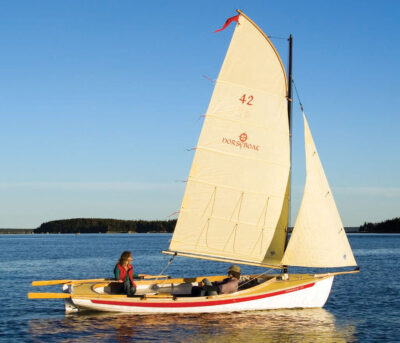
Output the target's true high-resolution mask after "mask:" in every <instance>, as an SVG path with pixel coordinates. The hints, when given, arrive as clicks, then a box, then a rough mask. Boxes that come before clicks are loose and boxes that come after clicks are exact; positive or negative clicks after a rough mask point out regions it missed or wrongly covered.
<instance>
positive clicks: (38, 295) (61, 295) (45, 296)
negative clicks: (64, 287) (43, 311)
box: [28, 292, 71, 299]
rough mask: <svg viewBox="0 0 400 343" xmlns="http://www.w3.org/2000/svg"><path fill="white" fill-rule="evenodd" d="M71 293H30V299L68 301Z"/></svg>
mask: <svg viewBox="0 0 400 343" xmlns="http://www.w3.org/2000/svg"><path fill="white" fill-rule="evenodd" d="M68 298H71V294H69V293H33V292H31V293H28V299H68Z"/></svg>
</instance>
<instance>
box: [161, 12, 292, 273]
mask: <svg viewBox="0 0 400 343" xmlns="http://www.w3.org/2000/svg"><path fill="white" fill-rule="evenodd" d="M239 13H240V16H239V21H238V24H237V25H236V28H235V31H234V34H233V38H232V41H231V44H230V46H229V49H228V52H227V55H226V57H225V60H224V63H223V65H222V68H221V71H220V74H219V76H218V79H217V81H216V85H215V89H214V92H213V95H212V98H211V101H210V104H209V107H208V110H207V114H206V117H205V121H204V124H203V128H202V131H201V134H200V138H199V141H198V144H197V148H196V152H195V156H194V159H193V163H192V167H191V170H190V174H189V178H188V182H187V186H186V190H185V194H184V197H183V201H182V205H181V209H180V214H179V218H178V222H177V225H176V228H175V232H174V234H173V237H172V240H171V244H170V247H169V250H170V251H173V252H181V253H190V254H195V255H202V256H209V257H217V258H222V259H226V260H240V261H244V262H251V263H255V264H259V265H261V264H270V265H280V261H281V258H282V256H283V251H284V245H285V239H286V227H287V217H288V197H289V170H290V143H289V124H288V114H287V98H286V95H287V82H286V74H285V71H284V68H283V66H282V62H281V60H280V58H279V56H278V54H277V52H276V50H275V48H274V47H273V45H272V43H271V42H270V41H269V39H268V38H267V37H266V36H265V34H264V33H263V32H262V31H261V30H260V29H259V28H258V27H257V26H256V25H255V24H254V23H253V22H252V21H250V19H248V18H247V17H246V16H245V15H244V14H243V13H241V12H239Z"/></svg>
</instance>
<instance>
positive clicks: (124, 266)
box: [114, 251, 143, 297]
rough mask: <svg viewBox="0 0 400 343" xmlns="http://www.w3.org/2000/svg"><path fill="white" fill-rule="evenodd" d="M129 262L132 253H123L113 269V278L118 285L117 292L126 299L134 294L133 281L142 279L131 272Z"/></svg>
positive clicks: (134, 286) (134, 285)
mask: <svg viewBox="0 0 400 343" xmlns="http://www.w3.org/2000/svg"><path fill="white" fill-rule="evenodd" d="M131 262H132V253H131V252H130V251H124V252H123V253H122V254H121V257H120V258H119V260H118V262H117V264H116V265H115V268H114V277H115V280H117V282H118V283H119V285H118V288H117V292H118V293H120V294H126V295H128V297H131V296H133V295H134V294H135V293H136V284H135V281H133V279H143V276H139V275H138V274H135V273H134V272H133V268H132V265H131Z"/></svg>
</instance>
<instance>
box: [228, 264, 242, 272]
mask: <svg viewBox="0 0 400 343" xmlns="http://www.w3.org/2000/svg"><path fill="white" fill-rule="evenodd" d="M229 272H235V273H240V267H239V266H237V265H235V264H234V265H233V266H230V267H229V269H228V273H229Z"/></svg>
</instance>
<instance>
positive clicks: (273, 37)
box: [267, 36, 287, 40]
mask: <svg viewBox="0 0 400 343" xmlns="http://www.w3.org/2000/svg"><path fill="white" fill-rule="evenodd" d="M267 37H268V38H272V39H283V40H287V37H278V36H267Z"/></svg>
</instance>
